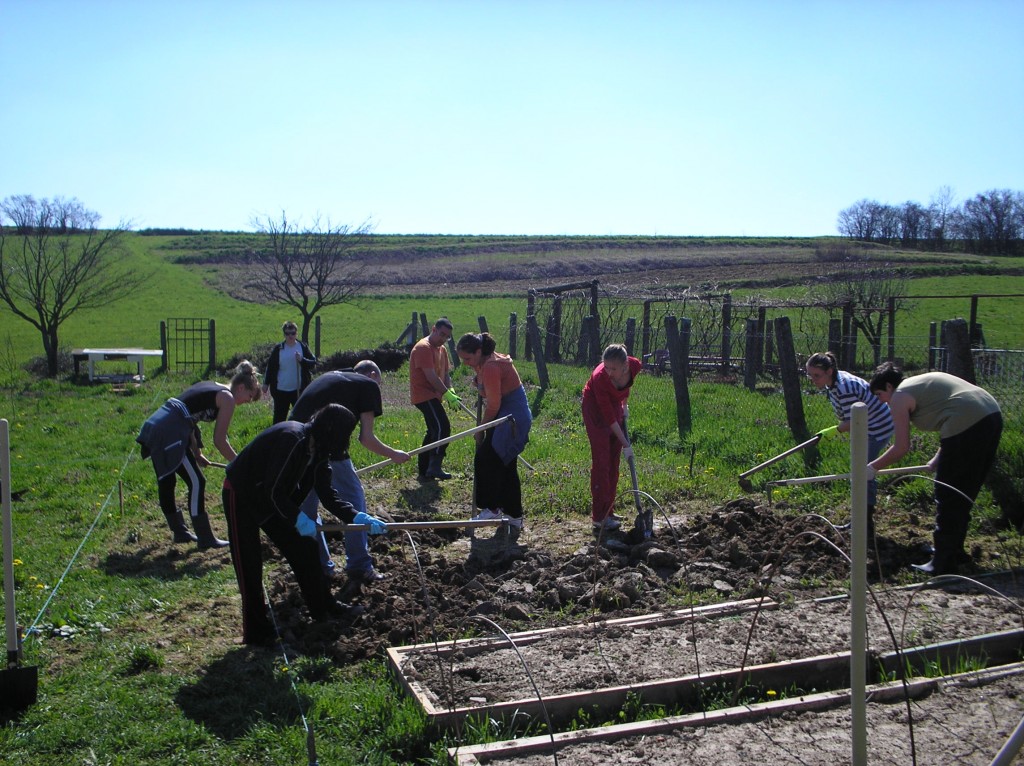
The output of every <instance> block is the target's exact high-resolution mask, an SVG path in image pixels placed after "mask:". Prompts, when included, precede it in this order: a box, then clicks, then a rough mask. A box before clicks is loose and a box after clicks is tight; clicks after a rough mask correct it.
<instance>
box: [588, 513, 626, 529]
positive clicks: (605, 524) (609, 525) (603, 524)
mask: <svg viewBox="0 0 1024 766" xmlns="http://www.w3.org/2000/svg"><path fill="white" fill-rule="evenodd" d="M621 526H622V524H621V523H620V522H618V521H617V520H616V519H614V518H612V517H611V516H608V517H607V518H606V519H605V520H604V521H595V522H594V529H595V530H601V529H603V530H604V531H605V532H610V531H611V530H613V529H618V528H619V527H621Z"/></svg>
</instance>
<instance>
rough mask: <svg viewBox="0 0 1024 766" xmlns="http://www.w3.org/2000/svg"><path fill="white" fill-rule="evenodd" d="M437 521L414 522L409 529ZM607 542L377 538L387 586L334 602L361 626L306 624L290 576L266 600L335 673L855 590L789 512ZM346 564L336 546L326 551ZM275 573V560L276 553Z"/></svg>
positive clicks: (295, 638) (569, 528) (814, 528)
mask: <svg viewBox="0 0 1024 766" xmlns="http://www.w3.org/2000/svg"><path fill="white" fill-rule="evenodd" d="M434 518H436V516H434V515H430V516H427V515H424V514H419V515H418V514H417V513H416V512H411V513H409V514H408V515H406V516H403V518H402V519H400V520H402V521H425V520H430V519H434ZM631 526H632V524H631V522H630V521H624V522H623V528H624V529H623V531H617V532H615V533H612V534H610V535H607V536H603V537H602V538H601V539H597V538H596V537H595V536H594V534H593V533H592V532H591V529H590V525H589V522H588V520H585V519H559V520H555V521H551V520H543V521H538V522H536V523H530V521H529V520H527V527H526V529H524V530H523V531H522V532H519V531H518V530H512V531H509V530H507V529H505V528H499V529H497V530H496V531H493V532H492V531H490V530H488V531H487V532H481V531H477V532H476V533H475V535H474V536H467V535H465V534H463V533H462V532H460V531H459V530H451V531H449V530H425V531H422V532H416V533H415V535H409V534H399V533H392V534H390V535H388V536H386V537H380V538H372V540H371V549H372V552H373V554H374V557H375V558H376V561H377V566H378V568H379V569H380V570H381V571H382V572H384V573H385V574H386V579H385V580H384V581H383V582H381V583H378V584H376V585H373V586H366V587H363V588H361V589H360V588H354V587H353V586H352V585H351V584H350V583H347V582H346V581H345V579H344V578H341V579H340V580H339V581H338V583H337V586H336V589H335V590H336V593H337V594H338V595H339V597H340V598H342V599H343V600H346V601H354V602H356V603H359V604H362V605H363V606H364V607H365V608H366V613H365V614H364V615H363V617H362V618H361V619H360V620H358V621H357V622H356V624H354V625H350V624H345V623H341V622H328V623H322V624H315V623H311V622H309V619H308V616H307V614H306V612H305V608H304V606H303V604H302V601H301V597H300V596H299V593H298V588H297V586H296V584H295V581H294V578H293V577H292V575H291V573H290V571H289V569H288V567H287V566H286V565H281V564H279V563H278V564H277V565H271V566H269V567H268V570H269V571H270V574H269V576H270V581H271V582H270V587H269V590H268V592H269V593H270V597H271V600H272V602H273V608H274V611H275V617H276V619H277V621H278V624H279V626H280V630H281V635H282V637H283V639H284V641H285V642H286V643H287V644H288V645H289V646H292V647H293V648H295V649H297V650H298V651H301V652H302V653H304V654H313V655H324V656H328V657H331V658H333V659H334V660H335V661H337V662H340V663H348V662H353V661H356V660H360V659H363V658H366V657H369V656H373V655H375V654H378V653H380V652H381V651H382V650H383V649H384V648H385V647H387V646H399V645H406V644H411V643H422V642H426V641H431V640H446V639H450V638H452V637H453V636H457V635H465V634H466V633H467V632H468V633H472V632H476V633H493V632H494V628H493V626H492V625H491V624H489V623H493V624H494V625H498V626H500V627H501V628H502V629H503V630H506V631H509V632H511V631H514V630H522V629H524V628H527V627H546V626H554V625H563V624H566V623H569V622H580V621H585V620H587V619H590V618H596V617H601V618H606V617H616V616H626V615H633V614H644V613H650V612H657V611H663V610H666V609H671V608H678V606H679V605H680V604H682V603H685V602H686V599H687V598H688V594H690V593H698V594H700V595H699V597H700V600H702V601H716V600H723V599H737V598H749V597H752V596H755V595H760V594H762V593H765V592H769V591H770V592H771V593H772V594H773V595H774V596H776V597H778V596H780V595H785V594H786V593H788V592H794V593H799V596H800V597H801V598H807V597H809V596H812V595H814V594H815V592H816V591H819V590H821V591H823V590H824V588H825V587H826V586H827V585H828V584H830V583H832V584H834V583H837V582H842V581H843V580H844V579H846V578H847V577H848V566H849V565H848V563H847V561H846V559H845V558H844V556H843V555H842V553H841V552H840V551H841V550H848V549H849V539H848V536H847V535H846V534H844V533H842V532H838V531H836V530H835V529H833V528H832V527H831V526H830V525H829V524H828V523H827V522H826V521H825V519H824V518H822V517H820V516H800V517H793V516H787V515H786V513H785V509H784V508H780V507H778V506H776V507H774V508H770V507H768V506H764V505H758V504H756V503H754V502H753V501H751V500H748V499H740V500H736V501H732V502H730V503H728V504H726V505H724V506H721V507H717V508H713V509H710V510H709V511H707V512H705V513H701V512H699V511H698V512H696V513H694V512H689V513H685V514H681V513H677V514H674V515H670V516H669V517H668V519H667V520H666V519H661V520H659V521H658V523H657V525H656V526H657V529H656V532H655V535H654V537H653V538H651V539H648V540H644V539H642V538H640V539H638V538H639V537H640V536H638V535H636V534H635V533H634V532H632V531H630V530H627V529H626V528H627V527H631ZM876 542H877V554H878V555H877V557H876V561H877V564H876V565H875V574H876V575H877V568H878V567H879V566H880V567H881V569H882V571H883V573H885V572H892V571H897V570H899V569H904V568H906V566H907V565H908V563H910V562H911V561H920V560H922V557H923V556H924V555H925V554H924V551H922V550H921V549H920V545H907V544H898V543H896V542H894V541H892V540H889V539H887V538H885V537H884V536H880V537H879V538H877V540H876ZM330 544H331V548H332V550H333V551H334V553H335V560H336V561H338V562H339V563H340V562H342V561H344V554H343V548H342V547H341V542H340V539H334V540H332V541H331V543H330ZM265 553H266V555H267V557H268V559H272V558H274V557H275V556H276V552H274V551H272V550H271V549H270V548H269V547H268V548H267V549H266V551H265Z"/></svg>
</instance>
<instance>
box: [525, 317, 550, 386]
mask: <svg viewBox="0 0 1024 766" xmlns="http://www.w3.org/2000/svg"><path fill="white" fill-rule="evenodd" d="M526 342H527V347H530V346H532V347H533V354H534V357H535V361H536V362H537V379H538V381H539V382H540V387H541V388H542V389H545V390H546V389H547V388H548V385H549V383H550V379H549V378H548V365H547V363H546V362H545V361H544V349H543V348H542V346H541V342H540V329H539V328H538V327H537V317H535V316H534V315H533V314H530V315H529V316H528V317H526Z"/></svg>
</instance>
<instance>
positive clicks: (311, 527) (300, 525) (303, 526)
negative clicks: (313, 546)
mask: <svg viewBox="0 0 1024 766" xmlns="http://www.w3.org/2000/svg"><path fill="white" fill-rule="evenodd" d="M295 529H296V531H297V532H298V533H299V534H300V535H302V536H303V537H316V522H315V521H313V519H311V518H309V516H307V515H306V514H304V513H300V514H299V517H298V518H297V519H295Z"/></svg>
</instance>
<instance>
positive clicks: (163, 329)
mask: <svg viewBox="0 0 1024 766" xmlns="http://www.w3.org/2000/svg"><path fill="white" fill-rule="evenodd" d="M160 350H161V351H163V352H164V353H163V356H161V357H160V369H161V370H163V371H164V372H168V371H169V370H170V367H168V365H169V364H170V359H168V358H167V356H168V354H167V322H165V321H164V320H163V319H161V320H160Z"/></svg>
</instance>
